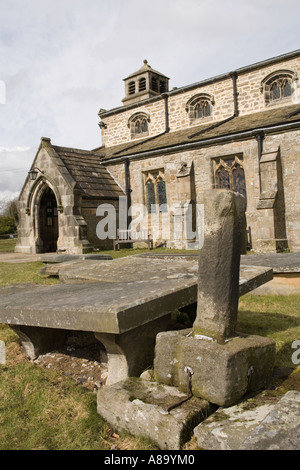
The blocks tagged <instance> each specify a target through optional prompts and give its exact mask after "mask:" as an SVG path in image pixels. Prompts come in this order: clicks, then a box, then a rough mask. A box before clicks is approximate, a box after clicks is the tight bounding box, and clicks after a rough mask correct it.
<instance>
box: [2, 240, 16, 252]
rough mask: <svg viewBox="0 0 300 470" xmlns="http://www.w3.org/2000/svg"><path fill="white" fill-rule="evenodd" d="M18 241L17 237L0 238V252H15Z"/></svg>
mask: <svg viewBox="0 0 300 470" xmlns="http://www.w3.org/2000/svg"><path fill="white" fill-rule="evenodd" d="M16 243H17V238H8V239H5V240H0V253H13V252H14V251H15V246H16Z"/></svg>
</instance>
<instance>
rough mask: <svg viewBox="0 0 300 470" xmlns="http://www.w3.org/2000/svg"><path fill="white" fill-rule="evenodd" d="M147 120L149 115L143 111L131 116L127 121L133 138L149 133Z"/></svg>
mask: <svg viewBox="0 0 300 470" xmlns="http://www.w3.org/2000/svg"><path fill="white" fill-rule="evenodd" d="M149 121H150V119H149V116H147V115H146V114H145V113H138V114H135V115H134V116H132V117H131V118H130V119H129V122H128V127H129V129H130V137H131V138H132V139H134V138H138V137H144V136H147V135H148V134H149V126H148V123H149Z"/></svg>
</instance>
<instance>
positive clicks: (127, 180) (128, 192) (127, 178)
mask: <svg viewBox="0 0 300 470" xmlns="http://www.w3.org/2000/svg"><path fill="white" fill-rule="evenodd" d="M129 166H130V161H129V158H126V159H125V160H124V170H125V194H126V201H127V207H126V211H127V228H128V227H129V225H130V222H131V217H130V216H129V208H130V207H131V187H130V168H129Z"/></svg>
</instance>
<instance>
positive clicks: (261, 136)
mask: <svg viewBox="0 0 300 470" xmlns="http://www.w3.org/2000/svg"><path fill="white" fill-rule="evenodd" d="M254 137H255V139H256V142H257V155H258V176H259V190H260V193H261V171H260V161H261V157H262V153H263V140H264V138H265V134H264V132H263V131H259V132H255V133H254Z"/></svg>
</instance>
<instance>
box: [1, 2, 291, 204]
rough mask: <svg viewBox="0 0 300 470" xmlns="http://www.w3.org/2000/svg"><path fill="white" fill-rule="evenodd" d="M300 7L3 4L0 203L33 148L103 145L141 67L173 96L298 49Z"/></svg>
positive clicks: (22, 173) (13, 188)
mask: <svg viewBox="0 0 300 470" xmlns="http://www.w3.org/2000/svg"><path fill="white" fill-rule="evenodd" d="M299 17H300V1H299V0H284V1H282V0H150V1H148V2H146V1H145V0H0V200H1V198H3V197H4V196H7V195H12V194H17V193H18V192H19V191H20V189H21V188H22V185H23V182H24V180H25V177H26V174H27V172H28V170H29V168H30V165H31V163H32V161H33V158H34V156H35V153H36V151H37V149H38V146H39V143H40V138H41V137H42V136H44V137H50V138H51V140H52V142H53V143H54V144H56V145H63V146H70V147H77V148H85V149H93V148H95V147H98V146H100V145H101V138H100V129H99V127H98V122H99V117H98V111H99V109H100V108H105V109H110V108H113V107H117V106H121V105H122V103H121V100H122V98H123V97H124V82H123V78H125V77H126V76H128V75H129V74H130V73H132V72H134V71H136V70H138V69H139V68H140V67H141V66H142V65H143V60H144V59H147V60H148V62H149V64H150V65H151V66H152V67H153V68H154V69H156V70H159V71H160V72H162V73H164V74H165V75H167V76H168V77H170V79H171V80H170V88H173V87H175V86H176V87H181V86H184V85H188V84H191V83H194V82H198V81H200V80H202V79H205V78H209V77H212V76H215V75H219V74H222V73H226V72H229V71H231V70H234V69H235V68H240V67H243V66H246V65H250V64H252V63H255V62H258V61H261V60H264V59H268V58H271V57H274V56H277V55H280V54H284V53H286V52H291V51H294V50H296V49H299V48H300V28H299Z"/></svg>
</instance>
